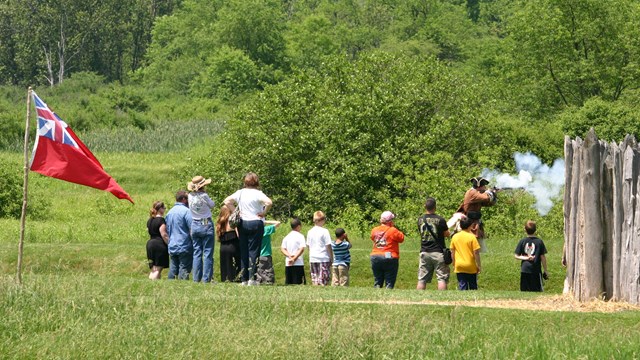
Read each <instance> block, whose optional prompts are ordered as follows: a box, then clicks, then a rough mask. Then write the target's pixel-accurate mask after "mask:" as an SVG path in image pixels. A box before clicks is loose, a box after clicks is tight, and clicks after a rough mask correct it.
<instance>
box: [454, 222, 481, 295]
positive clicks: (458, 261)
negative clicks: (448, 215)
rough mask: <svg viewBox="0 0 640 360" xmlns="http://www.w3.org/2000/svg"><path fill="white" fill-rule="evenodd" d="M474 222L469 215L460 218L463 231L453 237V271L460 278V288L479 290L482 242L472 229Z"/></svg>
mask: <svg viewBox="0 0 640 360" xmlns="http://www.w3.org/2000/svg"><path fill="white" fill-rule="evenodd" d="M473 223H474V221H473V220H471V219H469V218H468V217H466V216H465V217H463V218H462V219H461V220H460V228H461V229H462V231H460V232H458V233H456V234H455V235H453V237H452V238H451V255H452V258H453V271H454V272H455V273H456V277H457V278H458V289H460V290H478V274H480V270H481V266H480V244H479V243H478V239H477V238H476V236H475V235H473V233H472V229H470V227H471V225H472V224H473Z"/></svg>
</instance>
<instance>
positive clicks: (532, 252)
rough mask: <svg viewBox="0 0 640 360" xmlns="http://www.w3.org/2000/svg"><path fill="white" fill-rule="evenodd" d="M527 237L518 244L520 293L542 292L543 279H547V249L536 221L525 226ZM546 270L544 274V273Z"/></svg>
mask: <svg viewBox="0 0 640 360" xmlns="http://www.w3.org/2000/svg"><path fill="white" fill-rule="evenodd" d="M524 230H525V231H526V232H527V237H525V238H523V239H521V240H520V241H519V242H518V245H517V246H516V250H515V254H514V255H515V258H516V259H518V260H522V261H521V263H520V291H542V290H543V286H542V279H545V280H546V279H547V278H548V276H547V258H546V256H545V254H546V253H547V248H546V247H545V246H544V242H543V241H542V239H539V238H538V237H537V236H536V235H535V233H536V223H535V221H531V220H529V221H527V223H526V224H525V225H524ZM542 268H544V272H543V271H542Z"/></svg>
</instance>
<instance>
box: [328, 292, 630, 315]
mask: <svg viewBox="0 0 640 360" xmlns="http://www.w3.org/2000/svg"><path fill="white" fill-rule="evenodd" d="M324 301H328V302H333V300H324ZM336 301H337V300H336ZM339 302H341V303H345V302H347V303H357V304H392V305H443V306H469V307H486V308H497V309H521V310H538V311H572V312H600V313H613V312H618V311H638V310H640V306H638V305H632V304H629V303H625V302H616V301H604V300H597V299H594V300H591V301H589V302H578V301H576V300H574V299H572V298H571V297H569V296H564V295H553V296H542V297H538V298H535V299H519V300H513V299H492V300H481V299H475V300H451V301H444V300H429V299H424V300H421V301H403V300H340V301H339Z"/></svg>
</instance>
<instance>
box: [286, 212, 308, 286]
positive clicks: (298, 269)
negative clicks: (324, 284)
mask: <svg viewBox="0 0 640 360" xmlns="http://www.w3.org/2000/svg"><path fill="white" fill-rule="evenodd" d="M301 229H302V224H301V223H300V220H299V219H298V218H293V219H291V232H290V233H289V234H287V236H285V237H284V239H282V246H281V247H280V251H281V252H282V254H284V256H285V271H284V272H285V281H284V283H285V285H300V284H306V283H307V281H306V278H305V276H304V260H303V259H302V253H304V246H305V243H304V235H302V233H301V232H300V230H301Z"/></svg>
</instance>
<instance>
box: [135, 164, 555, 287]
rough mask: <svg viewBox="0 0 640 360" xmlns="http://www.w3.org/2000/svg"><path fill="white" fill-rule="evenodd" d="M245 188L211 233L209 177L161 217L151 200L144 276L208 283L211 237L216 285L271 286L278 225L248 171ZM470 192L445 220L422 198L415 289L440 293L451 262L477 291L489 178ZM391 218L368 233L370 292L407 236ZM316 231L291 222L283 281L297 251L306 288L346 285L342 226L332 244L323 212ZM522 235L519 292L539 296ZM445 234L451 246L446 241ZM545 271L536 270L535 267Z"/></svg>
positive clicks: (535, 254)
mask: <svg viewBox="0 0 640 360" xmlns="http://www.w3.org/2000/svg"><path fill="white" fill-rule="evenodd" d="M243 182H244V187H243V188H242V189H240V190H238V191H236V192H235V193H233V194H231V195H229V196H228V197H227V198H226V199H225V200H224V202H223V203H224V204H223V205H222V207H221V209H220V212H219V216H218V219H217V221H216V222H215V229H214V225H213V222H212V214H211V209H213V208H214V206H215V202H214V201H213V200H212V199H211V198H210V197H209V196H208V194H207V193H206V190H205V186H206V185H208V184H210V183H211V179H205V178H204V177H202V176H196V177H194V178H193V179H192V180H191V181H190V182H189V183H188V184H187V188H188V189H189V192H186V191H178V192H177V193H176V203H175V204H174V206H173V207H172V208H171V210H170V211H169V212H168V213H167V214H166V221H165V218H164V213H165V206H164V204H163V203H162V202H160V201H156V202H154V204H153V206H152V209H151V211H150V218H149V220H148V222H147V228H148V231H149V235H150V240H149V241H148V242H147V258H148V259H149V267H150V269H151V272H150V274H149V278H150V279H159V278H160V277H161V273H162V269H163V268H167V267H168V268H169V275H168V278H169V279H175V278H178V279H188V278H189V274H190V273H191V272H193V280H194V281H195V282H200V281H202V282H210V281H211V280H212V277H213V250H214V244H215V242H214V238H215V237H216V236H215V235H217V238H218V241H219V242H220V277H221V281H223V282H224V281H231V282H235V281H238V282H240V283H241V284H243V285H257V284H273V283H274V281H275V279H274V273H273V262H272V252H271V251H272V250H271V235H272V234H273V233H274V232H275V229H276V227H278V226H279V225H280V223H279V222H277V221H265V216H266V213H267V212H268V211H269V209H270V208H271V206H272V201H271V199H269V197H267V196H266V195H265V194H264V193H263V192H262V191H260V190H259V186H260V185H259V181H258V176H257V175H256V174H254V173H248V174H247V175H246V176H245V177H244V180H243ZM471 183H472V188H471V189H469V190H468V191H467V193H466V194H465V198H464V200H463V203H462V205H461V206H460V209H459V210H458V212H457V213H456V214H455V215H454V216H453V217H452V219H450V220H449V222H447V221H446V220H445V219H444V218H443V217H441V216H439V215H437V214H436V200H435V199H434V198H431V197H430V198H427V200H426V202H425V210H426V211H425V214H423V215H422V216H420V217H419V218H418V222H417V223H418V232H419V234H420V237H421V248H420V262H419V268H418V283H417V286H416V287H417V289H419V290H423V289H425V288H426V284H427V283H430V282H431V281H432V279H433V277H434V274H435V277H436V279H437V283H438V285H437V287H438V289H439V290H446V289H447V284H448V282H449V276H450V268H449V265H450V264H452V265H453V269H454V272H455V273H456V277H457V280H458V287H459V289H460V290H474V289H477V288H478V285H477V275H478V274H479V273H480V272H481V270H482V266H481V261H480V250H481V245H480V242H479V239H480V240H482V238H483V237H484V231H483V227H482V220H481V212H480V209H481V208H482V207H483V206H491V205H493V204H495V203H496V200H497V197H496V193H495V190H487V188H486V185H487V184H488V181H487V180H486V179H483V178H473V179H471ZM236 207H237V208H238V209H237V210H238V211H239V215H240V218H241V221H239V224H237V226H235V227H234V226H233V225H234V223H232V222H231V221H229V219H230V218H231V217H232V215H233V213H234V211H235V210H236ZM394 219H395V215H394V214H393V213H392V212H390V211H384V212H383V213H382V214H381V216H380V225H378V226H376V227H375V228H373V229H372V231H371V241H372V243H373V249H372V251H371V253H370V262H371V270H372V273H373V278H374V286H375V287H386V288H393V287H394V286H395V282H396V278H397V274H398V269H399V258H400V250H399V245H400V244H401V243H402V242H403V241H404V238H405V235H404V234H403V233H402V232H401V231H400V230H399V229H398V228H397V227H395V225H394ZM313 222H314V226H313V227H312V228H311V229H310V230H309V231H308V232H307V235H306V237H305V236H304V235H303V234H302V233H301V228H302V224H301V222H300V220H299V219H297V218H294V219H292V220H291V223H290V226H291V231H290V233H289V234H288V235H286V236H285V237H284V239H283V241H282V244H281V247H280V251H281V252H282V254H283V255H284V256H285V284H304V283H306V278H305V271H304V261H303V253H304V252H305V249H306V248H308V251H309V255H308V257H309V267H310V274H311V283H312V284H313V285H329V284H333V285H341V286H347V285H348V284H349V269H350V266H351V265H350V263H351V256H350V252H349V249H350V248H351V243H350V242H349V239H348V236H347V234H346V232H345V230H344V229H342V228H338V229H336V230H335V238H334V239H332V238H331V235H330V233H329V230H327V229H326V228H325V227H324V225H325V222H326V217H325V215H324V213H323V212H322V211H316V212H315V213H314V214H313ZM525 230H526V232H527V237H526V238H523V239H522V240H521V241H520V242H519V243H518V246H517V248H516V251H515V257H516V258H517V259H519V260H521V261H522V264H521V290H523V291H542V277H545V278H546V276H547V275H546V270H547V265H546V258H545V254H546V248H545V246H544V242H542V240H540V239H539V238H537V237H536V236H535V232H536V224H535V222H533V221H529V222H527V224H526V225H525ZM451 232H454V233H455V234H454V235H453V236H452V238H451V245H450V247H447V246H446V243H445V238H446V237H449V236H450V234H451ZM542 266H543V267H544V272H542V270H541V267H542Z"/></svg>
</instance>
